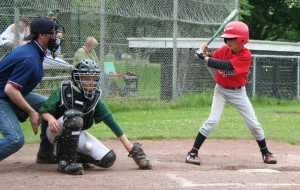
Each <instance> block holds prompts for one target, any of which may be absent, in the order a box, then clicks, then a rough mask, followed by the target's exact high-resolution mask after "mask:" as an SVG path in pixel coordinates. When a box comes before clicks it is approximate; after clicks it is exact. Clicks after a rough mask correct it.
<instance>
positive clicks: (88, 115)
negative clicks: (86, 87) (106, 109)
mask: <svg viewBox="0 0 300 190" xmlns="http://www.w3.org/2000/svg"><path fill="white" fill-rule="evenodd" d="M100 97H101V92H100V91H99V90H96V91H95V96H94V99H93V100H91V101H90V100H88V99H86V98H84V95H83V93H80V92H78V91H76V90H75V89H74V87H73V85H72V83H71V82H70V81H64V82H62V84H61V99H62V100H61V102H62V104H63V105H64V107H65V108H66V110H69V109H76V110H79V111H81V112H82V113H83V114H84V116H83V120H84V125H83V128H82V130H86V129H88V128H90V127H91V126H92V124H93V114H94V110H95V107H96V105H97V103H98V102H99V100H100Z"/></svg>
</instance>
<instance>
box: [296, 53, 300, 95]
mask: <svg viewBox="0 0 300 190" xmlns="http://www.w3.org/2000/svg"><path fill="white" fill-rule="evenodd" d="M299 67H300V56H298V63H297V100H299V90H300V84H299V83H300V81H299V80H300V76H299V74H300V68H299Z"/></svg>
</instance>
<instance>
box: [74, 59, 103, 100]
mask: <svg viewBox="0 0 300 190" xmlns="http://www.w3.org/2000/svg"><path fill="white" fill-rule="evenodd" d="M82 76H91V77H93V76H94V77H96V79H95V80H92V81H82V80H81V77H82ZM72 80H73V82H74V84H75V85H76V86H77V87H78V88H79V89H80V90H81V91H83V92H84V97H85V98H87V99H90V100H91V99H93V98H94V96H95V91H96V90H100V87H99V82H100V69H99V67H98V66H97V64H96V63H95V62H94V61H93V60H90V59H85V60H82V61H81V62H79V63H77V65H76V66H75V68H74V69H73V71H72ZM91 83H92V84H93V86H92V88H93V90H92V91H88V90H85V89H84V87H83V85H84V84H91Z"/></svg>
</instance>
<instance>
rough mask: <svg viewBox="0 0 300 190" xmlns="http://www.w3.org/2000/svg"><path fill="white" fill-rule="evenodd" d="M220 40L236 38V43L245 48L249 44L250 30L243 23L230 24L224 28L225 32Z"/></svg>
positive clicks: (233, 22)
mask: <svg viewBox="0 0 300 190" xmlns="http://www.w3.org/2000/svg"><path fill="white" fill-rule="evenodd" d="M220 38H224V39H226V38H236V43H237V44H238V45H240V46H243V45H245V44H247V43H248V42H249V28H248V26H247V25H246V24H245V23H243V22H239V21H232V22H229V23H228V24H227V25H226V26H225V27H224V32H223V34H222V35H221V36H220ZM225 43H226V42H225Z"/></svg>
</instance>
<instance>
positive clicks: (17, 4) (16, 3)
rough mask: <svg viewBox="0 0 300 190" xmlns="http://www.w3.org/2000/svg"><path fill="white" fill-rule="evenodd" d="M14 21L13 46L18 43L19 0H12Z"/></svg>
mask: <svg viewBox="0 0 300 190" xmlns="http://www.w3.org/2000/svg"><path fill="white" fill-rule="evenodd" d="M14 3H15V4H14V16H15V17H14V23H15V33H14V36H15V37H14V47H17V46H18V45H19V33H20V31H19V27H20V26H19V17H20V10H19V7H20V5H19V0H14Z"/></svg>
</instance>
